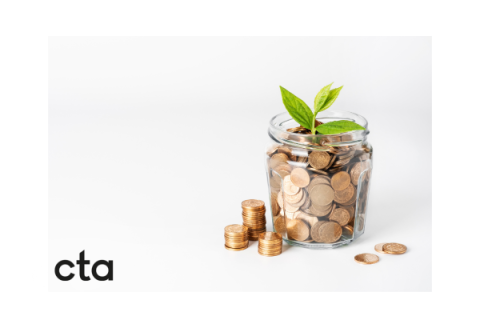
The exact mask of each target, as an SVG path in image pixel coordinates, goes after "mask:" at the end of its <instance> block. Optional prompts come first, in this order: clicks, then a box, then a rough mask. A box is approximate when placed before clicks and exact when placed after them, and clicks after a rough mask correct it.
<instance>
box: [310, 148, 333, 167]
mask: <svg viewBox="0 0 480 320" xmlns="http://www.w3.org/2000/svg"><path fill="white" fill-rule="evenodd" d="M329 162H330V154H329V153H328V152H325V151H313V152H312V153H310V155H309V156H308V163H310V165H311V166H312V167H314V168H315V169H323V168H325V167H326V166H327V165H328V164H329Z"/></svg>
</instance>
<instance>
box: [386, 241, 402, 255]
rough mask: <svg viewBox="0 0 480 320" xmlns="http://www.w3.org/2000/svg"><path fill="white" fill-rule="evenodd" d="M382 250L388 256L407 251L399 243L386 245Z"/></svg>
mask: <svg viewBox="0 0 480 320" xmlns="http://www.w3.org/2000/svg"><path fill="white" fill-rule="evenodd" d="M382 250H383V251H384V252H385V253H388V254H403V253H405V252H406V251H407V247H406V246H404V245H403V244H400V243H386V244H384V245H383V247H382Z"/></svg>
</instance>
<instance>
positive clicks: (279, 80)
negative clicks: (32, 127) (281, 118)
mask: <svg viewBox="0 0 480 320" xmlns="http://www.w3.org/2000/svg"><path fill="white" fill-rule="evenodd" d="M431 55H432V52H431V38H427V37H420V38H393V37H390V38H366V37H362V38H360V37H357V38H353V37H342V38H340V37H316V38H305V37H304V38H248V37H247V38H151V37H146V38H132V37H131V38H50V41H49V270H48V271H49V289H50V290H54V291H58V290H60V291H63V290H75V291H76V290H82V291H83V290H85V291H91V290H98V291H110V290H114V291H431V289H432V241H431V239H432V231H431V222H432V221H431V219H432V217H431V214H432V213H431V189H432V184H431V181H432V176H431V163H432V158H431V152H432V149H431V129H432V127H431V104H432V100H431V93H432V92H431V90H432V84H431V78H432V74H431V72H432V70H431V63H432V62H431ZM332 81H335V83H334V87H336V86H340V85H344V89H343V90H342V93H341V95H340V97H339V98H338V100H337V101H336V102H335V104H334V106H333V107H332V108H335V109H336V110H340V109H342V110H349V111H352V112H356V113H359V114H362V115H363V116H365V117H366V118H367V119H368V121H369V129H370V131H371V134H370V137H369V140H370V142H371V143H372V145H373V147H374V171H373V180H372V188H371V191H370V192H371V194H370V203H369V208H368V211H367V224H366V225H367V226H366V233H365V234H364V235H363V236H362V237H361V238H360V239H358V240H357V241H356V242H354V243H353V244H351V245H349V246H347V247H344V248H340V249H336V250H330V251H311V250H306V249H301V248H295V247H288V246H287V245H285V246H284V250H285V252H284V253H283V254H282V255H281V256H279V257H275V258H266V257H262V256H260V255H258V253H257V252H256V246H257V243H256V242H252V244H251V247H250V248H248V249H247V250H245V251H242V252H230V251H227V250H225V249H224V248H223V241H224V240H223V228H224V227H225V226H226V225H228V224H232V223H239V222H241V208H240V202H241V201H242V200H245V199H249V198H258V199H263V200H265V201H266V200H267V197H268V192H267V184H266V178H265V173H264V167H263V162H262V160H263V152H264V147H265V143H266V140H267V139H266V137H267V134H266V129H267V125H268V121H269V119H270V118H271V117H272V116H274V115H275V114H277V113H280V112H283V111H284V107H283V105H282V102H281V97H280V91H279V88H278V86H279V85H282V86H284V87H286V88H287V89H288V90H290V91H292V92H293V93H295V94H296V95H297V96H299V97H300V98H302V99H303V100H304V101H305V102H307V104H309V105H312V103H313V99H314V97H315V94H316V93H317V92H318V90H320V88H321V87H322V86H324V85H325V84H327V83H330V82H332ZM267 221H268V223H267V228H268V229H269V230H271V229H272V225H271V219H270V216H267ZM388 241H394V242H400V243H403V244H405V245H407V247H408V248H409V250H408V252H407V254H405V255H402V256H384V255H381V256H380V262H379V263H377V264H376V265H371V266H362V265H358V264H356V263H355V262H354V261H353V257H354V255H356V254H358V253H363V252H372V253H375V251H374V250H373V246H374V245H375V244H377V243H380V242H388ZM82 250H85V251H86V256H87V258H88V259H90V260H91V261H92V262H91V263H92V264H93V263H94V261H96V260H100V259H106V260H113V261H114V265H115V267H114V270H115V271H114V277H115V280H114V281H112V282H97V281H95V280H94V279H92V281H90V282H82V281H80V279H79V277H78V275H77V276H76V278H74V280H72V281H69V282H61V281H59V280H58V279H57V278H56V277H55V275H54V274H53V268H54V265H55V264H56V262H58V261H60V260H62V259H68V260H72V261H74V260H77V259H78V254H79V252H80V251H82ZM87 270H88V271H87V273H88V274H90V270H89V269H87ZM62 271H63V272H64V273H67V272H68V270H67V269H62ZM74 272H76V273H78V270H74Z"/></svg>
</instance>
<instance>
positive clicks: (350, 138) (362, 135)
mask: <svg viewBox="0 0 480 320" xmlns="http://www.w3.org/2000/svg"><path fill="white" fill-rule="evenodd" d="M317 120H319V121H321V122H323V123H326V122H331V121H338V120H349V121H353V122H355V123H358V124H359V125H361V126H362V127H364V128H365V130H356V131H350V132H345V133H340V134H328V135H326V134H316V135H311V134H304V133H292V132H288V131H287V130H288V129H291V128H295V127H298V126H299V124H298V123H297V122H296V121H295V120H293V119H292V117H291V116H290V114H288V112H283V113H280V114H277V115H276V116H274V117H273V118H272V119H271V120H270V126H269V129H268V133H269V135H270V137H271V138H272V139H273V140H276V141H277V142H279V143H287V144H292V145H297V144H300V145H302V146H303V147H306V146H310V147H312V148H318V147H319V146H324V145H326V146H343V145H352V144H357V143H360V142H362V141H364V140H365V139H366V137H367V135H368V134H369V133H370V131H369V130H368V121H367V119H365V118H364V117H362V116H361V115H359V114H356V113H353V112H349V111H342V110H335V111H330V110H326V111H322V112H320V113H319V114H317Z"/></svg>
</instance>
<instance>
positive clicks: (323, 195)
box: [310, 184, 335, 206]
mask: <svg viewBox="0 0 480 320" xmlns="http://www.w3.org/2000/svg"><path fill="white" fill-rule="evenodd" d="M334 195H335V194H334V191H333V189H332V188H331V187H330V186H328V185H325V184H319V185H316V186H315V187H313V188H312V189H311V191H310V200H311V201H312V204H313V205H319V206H322V205H323V206H325V205H328V204H329V203H331V202H332V201H333V198H334Z"/></svg>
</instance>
